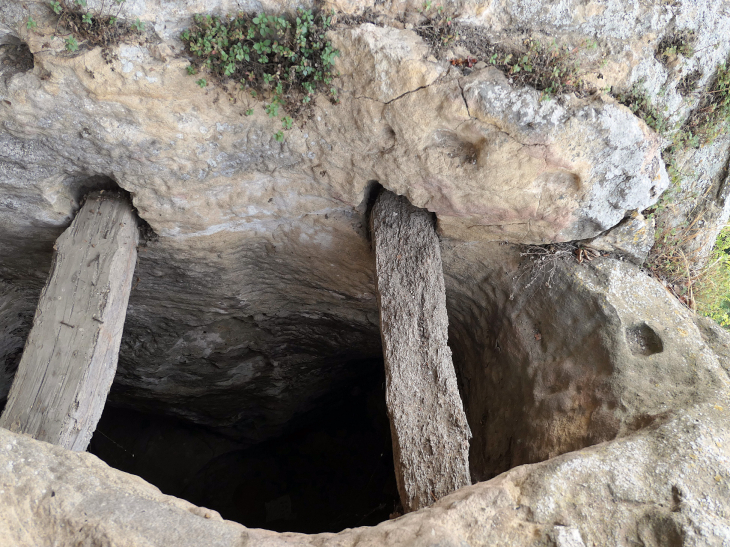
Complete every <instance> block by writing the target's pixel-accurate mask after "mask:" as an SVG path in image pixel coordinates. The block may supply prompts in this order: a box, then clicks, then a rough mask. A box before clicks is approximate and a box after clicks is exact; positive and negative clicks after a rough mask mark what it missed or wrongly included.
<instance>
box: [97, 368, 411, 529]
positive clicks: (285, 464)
mask: <svg viewBox="0 0 730 547" xmlns="http://www.w3.org/2000/svg"><path fill="white" fill-rule="evenodd" d="M373 361H379V362H377V363H376V362H374V363H372V365H373V366H372V367H369V369H370V371H369V372H368V373H367V375H365V376H361V377H360V378H359V379H358V380H357V381H356V382H352V383H351V384H350V385H349V386H348V387H347V388H344V389H340V390H337V391H335V392H333V393H330V394H329V395H327V396H325V397H324V398H322V399H320V400H319V401H318V402H317V403H316V404H315V405H314V406H313V408H311V409H310V410H308V411H307V412H304V413H302V414H300V415H299V416H297V417H296V418H294V419H293V420H291V421H290V423H289V424H288V426H287V427H286V428H285V430H284V432H283V433H282V434H281V435H280V436H279V437H276V438H272V439H269V440H266V441H264V442H261V443H258V444H254V445H250V444H249V445H245V444H243V443H242V442H240V441H239V440H238V439H236V438H233V437H225V436H222V435H220V434H218V433H215V432H213V431H212V430H210V429H206V428H205V427H203V426H198V425H192V424H189V423H187V422H183V421H181V420H179V419H176V418H171V417H165V416H161V415H152V414H143V413H141V412H138V411H135V410H132V409H128V408H121V407H115V406H112V405H111V404H107V406H106V408H105V409H104V413H103V415H102V417H101V420H100V422H99V425H98V427H97V430H96V432H95V434H94V436H93V438H92V441H91V444H90V445H89V449H88V451H89V452H90V453H92V454H94V455H96V456H98V457H99V458H101V459H102V460H104V461H105V462H106V463H108V464H109V465H111V466H113V467H115V468H117V469H119V470H121V471H125V472H128V473H133V474H135V475H138V476H140V477H142V478H143V479H145V480H146V481H148V482H150V483H151V484H154V485H155V486H157V487H158V488H160V490H162V491H163V492H164V493H165V494H169V495H173V496H176V497H180V498H183V499H186V500H188V501H190V502H191V503H194V504H195V505H199V506H203V507H207V508H209V509H214V510H216V511H218V512H219V513H220V514H221V516H222V517H223V518H225V519H228V520H234V521H237V522H239V523H241V524H243V525H244V526H247V527H250V528H266V529H269V530H274V531H278V532H285V531H289V532H303V533H318V532H339V531H341V530H342V529H344V528H351V527H356V526H368V525H375V524H377V523H379V522H382V521H384V520H387V519H388V517H389V515H390V514H391V513H393V512H394V511H397V510H398V509H399V498H398V490H397V487H396V480H395V472H394V467H393V454H392V445H391V437H390V426H389V422H388V418H387V415H386V407H385V392H384V372H383V362H382V360H377V359H375V360H373Z"/></svg>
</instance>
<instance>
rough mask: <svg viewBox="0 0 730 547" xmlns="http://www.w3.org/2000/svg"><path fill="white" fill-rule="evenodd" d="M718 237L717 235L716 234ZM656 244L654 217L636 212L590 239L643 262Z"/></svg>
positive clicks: (594, 244)
mask: <svg viewBox="0 0 730 547" xmlns="http://www.w3.org/2000/svg"><path fill="white" fill-rule="evenodd" d="M715 237H717V236H715ZM653 245H654V219H653V218H650V219H646V218H644V215H642V214H641V213H638V212H635V213H634V214H632V215H631V216H629V217H628V218H626V219H624V220H623V221H622V222H621V223H619V224H618V225H617V226H615V227H614V228H612V229H611V230H609V231H608V232H606V233H605V234H602V235H600V236H598V237H597V238H595V239H593V240H591V241H590V246H591V247H592V248H593V249H597V250H599V251H606V252H609V253H615V254H618V255H620V256H624V257H626V258H628V259H629V260H631V261H632V262H634V263H635V264H639V265H641V264H643V263H644V261H645V260H646V257H647V255H648V254H649V251H650V250H651V248H652V246H653Z"/></svg>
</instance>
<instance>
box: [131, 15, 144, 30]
mask: <svg viewBox="0 0 730 547" xmlns="http://www.w3.org/2000/svg"><path fill="white" fill-rule="evenodd" d="M132 28H133V29H134V30H136V31H137V32H144V23H143V22H142V21H140V20H139V17H138V18H137V20H136V21H135V22H134V23H132Z"/></svg>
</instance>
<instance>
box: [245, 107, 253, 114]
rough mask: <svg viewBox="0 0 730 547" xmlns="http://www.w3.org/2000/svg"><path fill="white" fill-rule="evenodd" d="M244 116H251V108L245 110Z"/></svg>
mask: <svg viewBox="0 0 730 547" xmlns="http://www.w3.org/2000/svg"><path fill="white" fill-rule="evenodd" d="M245 114H246V116H250V115H251V114H253V108H249V109H247V110H246V112H245Z"/></svg>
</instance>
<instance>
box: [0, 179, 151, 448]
mask: <svg viewBox="0 0 730 547" xmlns="http://www.w3.org/2000/svg"><path fill="white" fill-rule="evenodd" d="M138 241H139V235H138V230H137V221H136V218H135V216H134V212H133V210H132V206H131V204H130V203H129V200H128V199H126V198H123V197H120V196H118V195H116V194H113V193H111V194H110V193H103V192H102V193H96V194H93V195H90V196H89V197H88V198H87V199H86V202H85V203H84V205H83V207H82V208H81V210H80V211H79V213H78V214H77V215H76V218H75V219H74V221H73V222H72V223H71V226H70V227H69V228H68V229H67V230H66V231H65V232H63V234H61V236H60V237H59V238H58V240H56V244H55V245H54V250H55V253H54V256H53V265H52V266H51V272H50V274H49V277H48V281H47V282H46V285H45V287H44V288H43V291H42V292H41V297H40V300H39V302H38V307H37V309H36V314H35V318H34V319H33V328H32V329H31V332H30V334H29V335H28V340H27V341H26V344H25V350H24V351H23V356H22V357H21V360H20V365H19V366H18V372H17V373H16V375H15V379H14V380H13V385H12V387H11V388H10V394H9V396H8V402H7V405H6V407H5V411H4V412H3V414H2V417H0V426H1V427H5V428H7V429H9V430H11V431H14V432H17V433H26V434H28V435H31V436H32V437H34V438H36V439H39V440H42V441H47V442H49V443H53V444H57V445H61V446H63V447H65V448H68V449H70V450H76V451H84V450H86V447H87V446H88V444H89V441H90V440H91V435H92V433H93V432H94V430H95V429H96V424H97V423H98V421H99V418H100V417H101V412H102V410H103V409H104V403H105V402H106V397H107V395H108V393H109V388H110V387H111V384H112V380H113V379H114V374H115V372H116V369H117V358H118V353H119V344H120V343H121V338H122V328H123V326H124V318H125V315H126V313H127V302H128V300H129V293H130V291H131V286H132V276H133V274H134V267H135V263H136V260H137V244H138Z"/></svg>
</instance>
